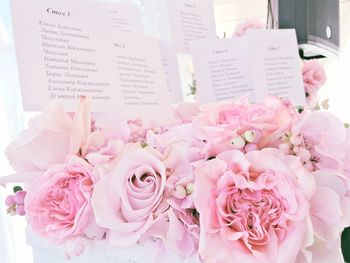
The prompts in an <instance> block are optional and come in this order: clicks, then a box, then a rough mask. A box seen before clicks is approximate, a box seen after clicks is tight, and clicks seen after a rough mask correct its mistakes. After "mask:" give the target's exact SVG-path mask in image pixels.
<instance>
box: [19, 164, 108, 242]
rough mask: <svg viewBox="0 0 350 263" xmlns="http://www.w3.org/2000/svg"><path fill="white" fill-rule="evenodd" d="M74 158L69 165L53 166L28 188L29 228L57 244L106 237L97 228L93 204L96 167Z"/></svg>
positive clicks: (27, 211) (27, 209)
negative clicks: (93, 171) (93, 172)
mask: <svg viewBox="0 0 350 263" xmlns="http://www.w3.org/2000/svg"><path fill="white" fill-rule="evenodd" d="M72 158H73V160H72V162H70V163H68V164H60V165H55V166H53V167H51V168H50V169H49V170H47V171H46V172H45V174H44V175H43V176H41V177H39V178H38V179H37V180H35V181H34V182H33V183H32V184H31V185H30V187H29V188H27V195H26V200H25V209H26V213H27V218H28V222H29V225H30V226H31V228H32V230H33V231H34V232H36V233H38V234H39V235H41V236H43V237H45V238H48V239H50V240H52V241H53V242H56V243H64V242H65V241H67V240H70V239H73V238H78V237H82V236H88V237H90V238H94V237H97V236H101V234H103V233H101V231H100V229H98V228H97V227H95V228H94V226H95V225H94V217H93V213H92V209H91V205H90V198H91V195H92V190H93V187H94V180H93V178H92V175H91V171H92V167H91V166H90V165H89V164H88V163H86V162H85V161H84V160H82V159H80V158H78V157H72ZM93 229H95V230H96V231H94V230H93ZM102 232H103V231H102Z"/></svg>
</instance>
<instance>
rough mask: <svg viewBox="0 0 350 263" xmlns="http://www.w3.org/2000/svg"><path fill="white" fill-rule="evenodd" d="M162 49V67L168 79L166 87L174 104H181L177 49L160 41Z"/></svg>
mask: <svg viewBox="0 0 350 263" xmlns="http://www.w3.org/2000/svg"><path fill="white" fill-rule="evenodd" d="M160 49H161V56H162V65H163V69H164V74H165V77H166V85H167V88H168V91H169V95H170V101H171V102H172V103H179V102H182V101H183V96H182V90H181V81H180V72H179V65H178V60H177V56H176V52H175V49H174V48H173V47H172V46H171V43H169V42H165V41H160Z"/></svg>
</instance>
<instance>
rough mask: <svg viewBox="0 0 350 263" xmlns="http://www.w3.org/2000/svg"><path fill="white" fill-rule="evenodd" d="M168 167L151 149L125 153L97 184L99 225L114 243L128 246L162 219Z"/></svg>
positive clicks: (95, 205)
mask: <svg viewBox="0 0 350 263" xmlns="http://www.w3.org/2000/svg"><path fill="white" fill-rule="evenodd" d="M165 181H166V167H165V165H164V164H163V162H162V161H161V155H160V154H159V153H158V152H157V151H152V149H149V148H147V150H146V148H145V149H140V148H139V149H134V150H130V151H127V152H123V153H122V157H121V158H120V160H119V161H118V162H117V164H116V166H115V169H114V170H113V171H112V172H111V173H110V174H108V175H105V176H103V177H102V179H101V180H100V181H99V182H98V183H97V184H96V187H95V189H94V193H93V196H92V205H93V209H94V213H95V216H96V222H97V224H98V225H100V226H102V227H105V228H107V229H109V234H108V236H107V238H108V239H109V241H110V242H111V244H113V245H116V246H119V247H129V246H132V245H134V244H136V243H137V242H138V241H139V240H140V238H141V236H142V235H143V234H144V233H145V232H146V231H147V230H148V229H149V228H150V227H151V226H152V225H154V224H155V223H156V222H157V220H158V219H159V218H158V216H159V215H161V214H162V213H163V212H164V211H165V210H166V208H167V207H168V206H169V205H168V204H166V202H165V200H164V198H163V195H164V188H165Z"/></svg>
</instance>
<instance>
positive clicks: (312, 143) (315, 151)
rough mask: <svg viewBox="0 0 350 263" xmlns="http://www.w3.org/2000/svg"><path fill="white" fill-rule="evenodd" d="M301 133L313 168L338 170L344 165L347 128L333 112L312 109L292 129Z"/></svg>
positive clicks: (346, 150) (348, 147) (349, 145)
mask: <svg viewBox="0 0 350 263" xmlns="http://www.w3.org/2000/svg"><path fill="white" fill-rule="evenodd" d="M292 132H293V134H296V135H298V134H299V135H301V137H302V138H303V141H304V144H305V146H306V148H307V149H308V151H309V155H310V160H311V162H312V164H313V167H314V169H324V170H329V169H334V170H340V169H342V168H343V167H344V166H346V154H347V152H349V150H350V144H347V143H346V142H347V130H346V128H345V127H344V124H343V123H342V122H341V121H340V120H339V119H338V118H337V117H336V116H334V115H333V114H331V113H329V112H325V111H314V112H310V113H308V114H306V115H305V116H304V117H303V118H302V119H301V120H300V122H299V123H297V124H296V125H295V126H294V127H293V129H292Z"/></svg>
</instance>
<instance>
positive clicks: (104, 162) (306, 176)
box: [0, 21, 350, 263]
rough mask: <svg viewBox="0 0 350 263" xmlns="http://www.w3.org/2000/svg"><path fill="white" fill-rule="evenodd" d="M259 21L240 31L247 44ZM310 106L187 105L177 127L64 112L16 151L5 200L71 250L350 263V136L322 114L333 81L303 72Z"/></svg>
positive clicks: (310, 68) (35, 125) (35, 126)
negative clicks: (349, 238) (346, 240)
mask: <svg viewBox="0 0 350 263" xmlns="http://www.w3.org/2000/svg"><path fill="white" fill-rule="evenodd" d="M250 28H262V25H261V24H259V23H257V22H251V21H250V22H247V23H245V24H241V25H240V26H239V27H238V29H237V31H236V33H235V35H236V36H242V35H244V34H245V32H246V31H247V30H248V29H250ZM302 72H303V79H304V85H305V92H306V96H307V99H308V103H309V107H306V108H304V109H300V108H299V109H296V108H294V107H293V106H292V105H291V103H290V102H289V101H286V100H281V99H279V98H275V97H267V98H266V100H265V101H264V102H262V103H257V104H251V103H249V102H248V100H247V98H245V97H244V98H242V99H240V100H238V101H233V102H222V103H215V104H208V105H199V104H198V103H185V104H183V105H179V106H178V107H177V108H175V110H174V115H175V116H176V121H175V122H173V123H168V124H161V125H159V124H145V123H142V120H126V121H121V122H117V123H115V124H113V125H111V126H109V127H101V126H100V125H99V124H98V120H95V119H94V115H93V114H92V113H91V112H90V101H89V100H88V99H87V98H85V97H82V98H81V99H80V102H79V106H78V108H77V111H76V112H75V113H74V114H71V113H65V112H64V110H63V109H62V107H61V106H60V105H59V104H56V103H54V104H52V105H50V107H49V108H48V109H47V110H46V111H44V112H43V113H41V114H39V115H38V116H36V117H35V118H34V119H32V120H31V121H30V122H29V125H28V126H29V127H28V129H27V130H25V131H23V133H22V134H21V135H20V137H19V138H18V139H17V140H16V141H14V142H13V143H12V144H10V145H9V146H8V148H7V149H6V155H7V157H8V159H9V161H10V163H11V165H12V167H13V168H14V169H15V171H16V172H17V173H16V174H15V175H11V176H7V177H1V178H0V184H7V183H9V182H20V183H23V184H24V187H23V188H24V189H22V188H21V187H15V188H14V195H10V196H8V198H7V199H6V205H7V206H8V213H9V214H11V215H15V214H17V215H22V216H23V215H25V216H26V219H27V221H28V224H29V226H30V228H31V229H32V231H33V232H35V233H36V234H37V235H39V236H41V237H44V238H45V239H47V240H48V241H49V242H52V243H54V244H58V245H62V246H65V249H66V253H67V256H68V257H71V256H79V254H81V253H83V251H84V248H85V245H84V244H86V242H91V243H93V242H95V241H99V240H107V241H108V242H109V244H111V245H112V246H115V247H123V248H127V247H131V246H134V245H136V244H138V243H147V242H150V241H152V242H157V244H159V248H160V253H167V251H175V252H176V253H178V254H180V255H181V256H182V257H184V258H188V257H192V256H193V257H196V258H198V259H199V261H200V262H209V263H229V262H247V263H258V262H259V263H261V262H269V263H272V262H274V263H287V262H290V263H293V262H297V263H303V262H305V263H306V262H318V260H320V259H321V260H320V262H325V261H322V260H326V261H328V262H343V258H342V254H341V248H340V237H341V233H342V231H343V229H344V228H346V227H348V226H350V187H349V186H350V132H349V130H348V129H347V128H346V127H345V126H344V124H343V123H342V122H341V121H340V120H339V119H337V117H335V116H334V115H332V114H330V113H328V112H326V111H318V110H317V107H316V106H317V104H318V101H317V100H318V98H317V90H318V89H319V88H320V86H322V85H323V84H324V83H325V81H326V76H325V73H324V70H323V68H322V66H321V65H320V64H319V63H318V62H316V61H307V62H305V63H304V64H303V71H302Z"/></svg>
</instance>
